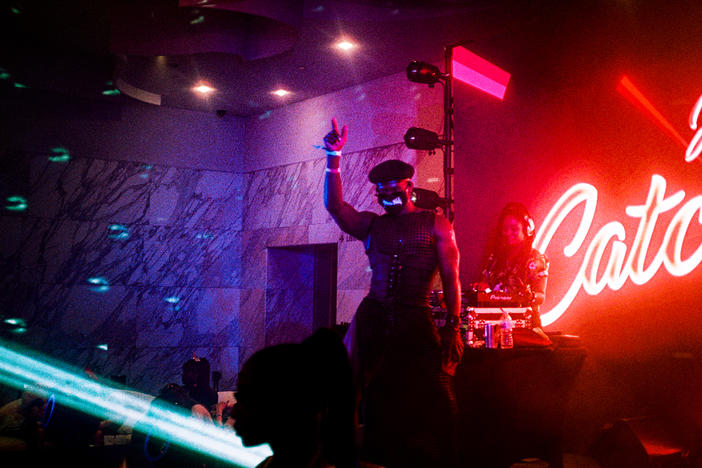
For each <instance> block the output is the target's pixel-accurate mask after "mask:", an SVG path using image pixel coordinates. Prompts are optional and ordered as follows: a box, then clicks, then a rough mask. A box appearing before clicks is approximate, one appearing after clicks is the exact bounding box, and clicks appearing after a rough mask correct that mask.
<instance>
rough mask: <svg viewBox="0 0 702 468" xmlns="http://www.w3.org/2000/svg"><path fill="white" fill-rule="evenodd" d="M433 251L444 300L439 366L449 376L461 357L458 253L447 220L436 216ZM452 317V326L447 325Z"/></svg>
mask: <svg viewBox="0 0 702 468" xmlns="http://www.w3.org/2000/svg"><path fill="white" fill-rule="evenodd" d="M434 230H435V234H436V248H437V254H438V257H439V274H440V275H441V284H442V286H443V290H444V300H445V301H446V312H447V325H446V326H444V327H442V329H441V330H439V334H440V336H441V347H442V360H441V361H442V367H443V369H444V371H445V372H447V373H448V374H454V373H455V372H456V366H457V365H458V363H459V362H460V360H461V356H462V355H463V342H462V341H461V339H460V334H459V333H458V325H457V324H459V323H460V312H461V283H460V280H459V278H458V263H459V257H460V255H459V253H458V246H457V245H456V235H455V234H454V231H453V226H452V225H451V223H450V222H449V221H448V219H446V218H444V217H443V216H437V217H436V222H435V225H434ZM452 318H453V323H455V324H456V325H449V324H448V323H450V320H451V319H452Z"/></svg>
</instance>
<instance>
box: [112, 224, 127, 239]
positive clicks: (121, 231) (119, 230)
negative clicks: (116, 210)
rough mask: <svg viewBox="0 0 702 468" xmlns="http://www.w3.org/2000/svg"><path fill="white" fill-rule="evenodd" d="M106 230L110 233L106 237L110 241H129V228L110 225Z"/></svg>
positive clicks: (120, 225) (122, 225) (121, 225)
mask: <svg viewBox="0 0 702 468" xmlns="http://www.w3.org/2000/svg"><path fill="white" fill-rule="evenodd" d="M107 229H108V230H110V231H111V233H110V235H109V236H108V237H109V238H110V239H117V240H124V239H129V228H128V227H127V226H125V225H124V224H110V225H109V226H108V227H107Z"/></svg>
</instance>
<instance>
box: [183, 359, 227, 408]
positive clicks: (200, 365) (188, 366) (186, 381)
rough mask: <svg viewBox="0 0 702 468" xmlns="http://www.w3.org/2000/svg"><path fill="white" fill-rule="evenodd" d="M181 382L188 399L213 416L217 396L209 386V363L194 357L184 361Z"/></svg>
mask: <svg viewBox="0 0 702 468" xmlns="http://www.w3.org/2000/svg"><path fill="white" fill-rule="evenodd" d="M182 381H183V386H185V388H186V389H187V390H188V394H189V395H190V397H191V398H193V399H194V400H195V401H197V402H198V403H200V404H201V405H203V406H204V407H205V408H207V409H208V411H210V414H214V412H215V408H216V406H217V400H218V396H217V392H216V391H215V390H214V389H213V388H212V387H211V386H210V362H209V361H208V360H207V359H206V358H198V357H195V356H193V357H192V358H191V359H188V360H187V361H185V362H184V363H183V374H182Z"/></svg>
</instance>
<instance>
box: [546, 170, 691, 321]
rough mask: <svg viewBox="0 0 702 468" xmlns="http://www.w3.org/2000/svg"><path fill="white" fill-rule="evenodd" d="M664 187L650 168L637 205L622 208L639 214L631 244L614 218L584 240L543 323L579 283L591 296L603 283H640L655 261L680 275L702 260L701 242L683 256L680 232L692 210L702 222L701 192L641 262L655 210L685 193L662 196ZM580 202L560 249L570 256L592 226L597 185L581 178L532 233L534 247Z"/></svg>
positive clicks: (561, 309)
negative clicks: (575, 223) (567, 282)
mask: <svg viewBox="0 0 702 468" xmlns="http://www.w3.org/2000/svg"><path fill="white" fill-rule="evenodd" d="M665 191H666V180H665V179H664V178H663V177H662V176H660V175H657V174H654V175H653V176H652V177H651V186H650V189H649V191H648V197H647V199H646V202H645V203H644V204H643V205H630V206H627V207H626V214H627V215H628V216H630V217H632V218H635V219H638V220H639V224H638V228H637V230H636V235H635V236H634V238H633V241H632V243H631V247H628V246H627V245H626V243H625V242H624V241H625V239H626V232H625V229H624V226H623V225H622V224H621V223H619V222H617V221H612V222H610V223H607V224H606V225H604V226H602V228H600V230H599V231H597V233H596V234H595V235H594V237H593V238H592V241H591V242H590V245H588V246H587V248H586V249H585V255H584V257H583V261H582V264H581V265H580V268H579V269H578V272H577V273H576V275H575V278H574V279H573V282H572V283H571V285H570V287H569V289H568V291H567V292H566V293H565V295H564V296H563V297H562V298H561V300H560V302H558V304H556V306H555V307H554V308H553V309H551V310H549V311H548V312H546V313H544V314H543V315H542V316H541V320H542V323H543V324H544V325H549V324H551V323H553V322H555V321H556V320H557V319H558V318H559V317H560V316H561V315H563V313H564V312H565V311H566V310H567V309H568V307H569V306H570V304H571V303H572V302H573V300H574V299H575V297H576V296H577V294H578V292H579V291H580V289H581V288H582V289H583V290H585V292H586V293H588V294H590V295H591V296H594V295H597V294H599V293H600V292H602V290H603V289H604V288H605V287H609V288H610V289H612V290H615V291H616V290H618V289H619V288H621V287H622V286H623V285H624V284H625V283H626V281H627V280H628V279H630V280H631V281H632V282H633V283H634V284H637V285H642V284H644V283H646V282H647V281H649V280H650V279H651V278H652V277H653V276H654V275H655V274H656V272H657V271H658V270H659V269H660V267H661V266H664V267H665V269H666V270H667V271H668V272H669V273H670V274H671V275H673V276H684V275H686V274H688V273H690V272H691V271H692V270H694V269H695V268H696V267H697V266H698V265H699V264H700V263H702V244H700V245H699V246H698V247H697V248H696V249H695V251H694V252H693V253H692V254H691V255H690V256H689V257H687V258H683V254H682V249H683V243H684V241H685V235H686V233H687V230H688V228H689V226H690V223H691V222H692V220H693V218H694V217H695V214H696V215H697V216H696V217H697V222H698V223H700V224H702V195H698V196H696V197H693V198H691V199H690V200H688V201H687V202H686V203H685V204H683V205H682V206H681V207H680V208H679V209H678V211H677V213H675V215H674V216H673V218H672V220H671V221H670V224H669V225H668V226H667V228H666V231H665V235H664V237H663V241H662V243H661V245H660V247H659V248H658V251H657V252H656V254H655V256H654V257H653V258H652V259H651V260H650V262H649V263H648V265H647V264H646V258H647V254H648V250H649V247H650V243H651V238H652V236H653V232H654V229H655V228H656V222H657V221H658V218H659V216H660V215H661V213H665V212H667V211H670V210H672V209H673V208H675V207H676V206H678V205H679V204H680V203H681V202H682V201H683V200H684V198H685V192H684V191H682V190H680V191H678V192H675V193H674V194H672V195H670V196H667V197H666V196H665ZM581 204H584V210H583V214H582V217H581V219H580V224H579V225H578V228H577V230H576V232H575V235H574V236H573V239H572V240H571V241H570V243H569V244H568V245H566V247H565V248H564V249H563V253H564V254H565V255H566V256H567V257H572V256H573V255H575V254H576V253H577V252H579V251H581V248H582V247H583V242H584V240H585V237H586V236H587V234H588V232H589V231H590V227H591V226H592V220H593V218H594V214H595V209H596V206H597V189H595V187H593V186H592V185H589V184H584V183H583V184H577V185H574V186H573V187H571V188H570V189H569V190H568V191H566V193H564V194H563V196H562V197H561V198H560V199H559V200H558V202H556V204H555V205H554V206H553V208H552V209H551V211H550V212H549V214H548V215H547V216H546V219H545V220H544V223H543V225H542V226H541V229H539V231H538V232H537V234H536V238H535V240H534V246H535V248H536V249H538V250H539V251H541V252H545V251H546V249H547V248H548V246H549V243H550V242H551V240H552V238H553V236H554V234H555V233H556V231H557V230H558V229H559V227H561V225H562V223H563V221H564V220H565V218H566V217H567V216H568V215H569V214H570V213H571V212H572V211H573V210H574V209H575V208H576V207H577V206H579V205H581ZM609 245H611V249H610V253H609V258H606V259H605V258H604V257H605V255H604V254H605V250H606V249H607V247H608V246H609Z"/></svg>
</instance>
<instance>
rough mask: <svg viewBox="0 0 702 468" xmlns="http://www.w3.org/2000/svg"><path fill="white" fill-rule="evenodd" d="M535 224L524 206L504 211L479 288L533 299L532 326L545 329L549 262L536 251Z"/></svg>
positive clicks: (510, 204) (513, 204)
mask: <svg viewBox="0 0 702 468" xmlns="http://www.w3.org/2000/svg"><path fill="white" fill-rule="evenodd" d="M535 234H536V232H535V227H534V221H533V219H532V218H531V216H530V215H529V212H528V211H527V209H526V207H525V206H524V205H523V204H521V203H516V202H512V203H508V204H507V205H505V207H504V208H503V209H502V212H501V213H500V216H499V218H498V220H497V227H496V231H495V235H494V238H493V241H492V244H491V245H490V246H489V251H488V255H487V260H486V262H485V268H484V270H483V272H482V281H481V282H480V283H478V285H477V288H478V289H481V290H485V289H487V288H490V289H491V290H492V291H501V292H506V293H510V294H519V295H522V296H524V297H527V298H529V299H528V304H529V306H530V307H531V309H532V312H533V315H532V327H534V328H536V327H539V328H540V327H541V319H540V317H539V306H540V305H541V304H543V302H544V299H545V298H546V282H547V280H548V267H549V261H548V257H546V255H545V254H542V253H541V252H539V251H538V250H536V249H534V248H533V246H532V244H533V242H534V236H535Z"/></svg>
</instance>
